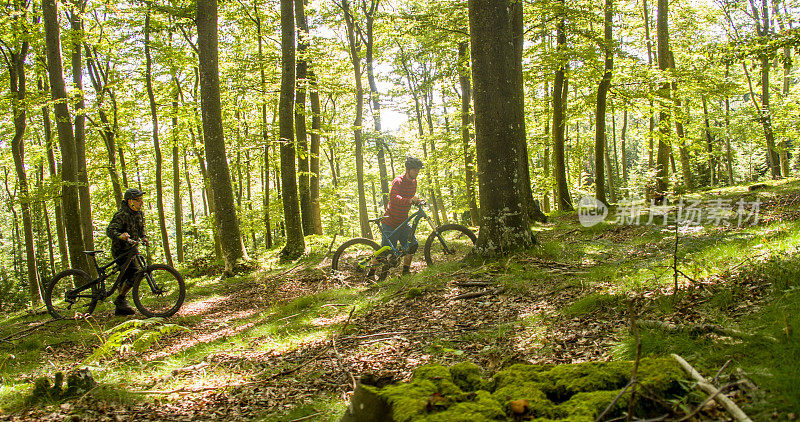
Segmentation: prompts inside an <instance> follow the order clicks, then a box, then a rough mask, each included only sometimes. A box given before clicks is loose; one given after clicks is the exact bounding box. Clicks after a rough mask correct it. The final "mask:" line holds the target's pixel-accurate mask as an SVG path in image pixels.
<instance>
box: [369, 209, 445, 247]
mask: <svg viewBox="0 0 800 422" xmlns="http://www.w3.org/2000/svg"><path fill="white" fill-rule="evenodd" d="M423 218H424V219H425V221H427V222H428V224H430V226H431V228H435V227H436V225H435V224H433V221H432V220H431V218H430V217H429V216H428V214H427V213H426V212H425V208H424V205H422V204H420V205H417V211H416V212H415V213H413V214H411V215H409V216H408V218H406V220H405V221H403V222H402V223H401V224H400V225H399V226H397V228H395V229H394V230H392V232H391V233H389V235H388V236H387V235H386V233H384V232H383V230H381V222H380V221H377V223H378V231H379V232H380V233H381V240H383V241H386V242H387V243H389V246H384V247H382V248H380V249H378V250H377V251H375V256H378V255H380V254H382V253H383V252H384V251H386V250H387V249H386V248H390V249H391V251H392V254H394V256H400V255H402V254H404V253H405V251H404V250H403V251H400V250H398V248H395V247H394V245H393V244H392V241H391V240H389V238H390V237H392V236H394V234H395V233H397V232H398V231H400V229H402V228H403V227H404V226H405V225H406V224H408V223H409V222H410V221H411V220H414V222H413V223H411V232H410V233H409V235H410V236H413V235H414V234H416V233H417V226H419V220H422V219H423Z"/></svg>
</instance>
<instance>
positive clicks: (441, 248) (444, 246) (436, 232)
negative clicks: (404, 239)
mask: <svg viewBox="0 0 800 422" xmlns="http://www.w3.org/2000/svg"><path fill="white" fill-rule="evenodd" d="M416 206H417V211H416V212H414V213H413V214H411V215H410V216H408V218H407V219H406V221H404V222H403V223H402V224H400V225H399V226H397V229H395V231H393V232H391V233H389V234H388V236H387V234H386V233H383V231H382V230H381V224H380V223H381V220H383V217H378V218H374V219H371V220H369V221H370V222H371V223H375V224H376V225H377V226H378V233H380V234H381V238H382V239H383V240H384V241H386V240H387V239H388V238H389V237H391V236H392V235H394V233H395V232H396V231H397V230H401V229H402V227H403V226H405V225H406V224H409V223H411V232H410V236H411V235H413V234H414V233H416V231H417V227H418V225H419V222H420V220H425V221H427V222H428V224H429V225H430V226H431V228H432V229H433V232H432V233H431V234H430V235H428V238H427V239H426V240H425V244H424V247H423V254H424V255H425V263H426V264H428V266H432V265H434V264H440V263H443V262H452V261H460V260H461V259H463V258H464V257H465V256H466V255H467V254H468V253H469V252H470V251H471V250H472V248H473V247H474V246H475V242H476V240H477V237H476V236H475V233H473V232H472V230H470V229H468V228H467V227H465V226H462V225H460V224H443V225H441V226H438V227H437V226H436V225H435V224H434V223H433V220H431V218H430V217H429V216H428V214H427V213H426V212H425V207H426V206H427V204H426V203H425V202H424V201H423V202H420V203H419V204H417V205H416ZM388 243H391V242H388ZM407 254H408V251H406V250H405V249H403V248H402V246H400V247H395V246H394V244H392V245H390V246H383V247H382V246H381V245H379V244H378V243H377V242H375V241H374V240H372V239H367V238H363V237H357V238H354V239H350V240H348V241H346V242H344V243H343V244H342V245H341V246H339V248H338V249H336V252H334V254H333V258H332V261H331V268H333V269H334V270H337V271H345V272H349V273H351V274H354V275H358V276H359V277H362V278H364V279H370V280H374V281H381V280H384V279H385V278H386V276H387V275H388V273H389V270H390V269H391V268H393V267H395V266H397V264H398V263H399V262H401V261H402V257H403V256H405V255H407Z"/></svg>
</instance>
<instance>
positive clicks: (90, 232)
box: [70, 0, 96, 275]
mask: <svg viewBox="0 0 800 422" xmlns="http://www.w3.org/2000/svg"><path fill="white" fill-rule="evenodd" d="M75 3H76V6H77V10H76V9H73V10H72V11H71V13H70V25H71V27H72V31H73V34H82V32H83V22H82V21H81V15H82V14H83V9H84V5H85V2H83V1H82V0H78V1H76V2H75ZM73 36H75V37H76V38H75V41H74V42H73V43H72V83H73V84H74V85H75V91H76V94H77V101H76V103H75V153H76V159H77V160H78V167H77V172H78V173H77V177H78V200H79V202H80V212H81V227H82V229H83V244H84V248H86V249H84V250H87V251H92V250H94V225H93V224H92V201H91V198H90V197H89V175H88V171H87V169H86V116H85V114H84V113H85V111H86V103H85V101H84V97H83V64H82V61H81V42H80V38H77V35H73ZM89 273H90V274H92V275H96V271H95V269H94V267H93V266H89Z"/></svg>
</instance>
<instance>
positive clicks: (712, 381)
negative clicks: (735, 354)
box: [711, 359, 733, 385]
mask: <svg viewBox="0 0 800 422" xmlns="http://www.w3.org/2000/svg"><path fill="white" fill-rule="evenodd" d="M732 360H733V359H728V361H727V362H725V364H724V365H722V368H719V371H717V375H714V378H713V379H712V380H711V383H712V384H714V385H716V384H717V380H718V379H719V376H720V375H722V371H724V370H725V368H727V367H728V364H729V363H731V361H732Z"/></svg>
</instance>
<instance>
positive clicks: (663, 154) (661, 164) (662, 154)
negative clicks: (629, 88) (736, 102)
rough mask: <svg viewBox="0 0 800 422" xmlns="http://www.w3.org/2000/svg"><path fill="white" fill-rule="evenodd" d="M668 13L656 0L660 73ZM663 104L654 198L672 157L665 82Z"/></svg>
mask: <svg viewBox="0 0 800 422" xmlns="http://www.w3.org/2000/svg"><path fill="white" fill-rule="evenodd" d="M668 13H669V3H668V1H667V0H658V18H657V22H656V38H657V40H658V68H659V69H661V71H662V72H666V71H667V69H669V55H670V48H669V27H668V26H667V15H668ZM658 95H659V97H661V100H662V101H664V103H665V104H667V105H663V104H662V106H661V112H660V114H659V122H658V126H659V132H660V134H659V135H660V136H659V138H658V154H657V155H656V192H655V194H656V197H657V198H659V197H660V198H663V197H664V195H666V193H667V189H668V187H669V167H668V166H669V157H670V156H671V155H672V153H671V147H670V145H669V134H670V123H669V115H670V113H669V111H670V109H671V108H672V105H671V104H670V102H671V96H670V83H669V81H665V82H663V83H662V84H661V88H660V89H659V93H658Z"/></svg>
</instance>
